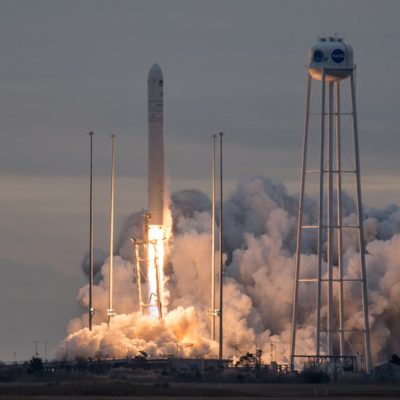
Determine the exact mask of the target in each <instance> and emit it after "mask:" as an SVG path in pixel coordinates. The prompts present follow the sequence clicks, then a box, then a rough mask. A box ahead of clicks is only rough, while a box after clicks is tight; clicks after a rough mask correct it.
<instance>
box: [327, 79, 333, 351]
mask: <svg viewBox="0 0 400 400" xmlns="http://www.w3.org/2000/svg"><path fill="white" fill-rule="evenodd" d="M328 102H329V103H328V223H327V238H328V243H327V267H328V321H327V331H328V332H327V334H328V335H327V336H328V340H327V347H328V349H327V353H328V355H333V245H334V239H333V82H329V83H328Z"/></svg>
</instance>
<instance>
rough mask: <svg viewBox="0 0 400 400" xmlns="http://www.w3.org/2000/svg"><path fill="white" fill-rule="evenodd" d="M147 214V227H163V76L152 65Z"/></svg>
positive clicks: (149, 85) (149, 83)
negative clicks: (148, 215)
mask: <svg viewBox="0 0 400 400" xmlns="http://www.w3.org/2000/svg"><path fill="white" fill-rule="evenodd" d="M147 83H148V89H147V90H148V91H147V96H148V98H147V100H148V109H147V110H148V140H149V142H148V212H149V214H150V221H149V225H163V210H164V185H165V178H164V175H165V174H164V93H163V83H164V82H163V76H162V72H161V68H160V66H159V65H158V64H154V65H153V66H152V67H151V68H150V71H149V76H148V80H147Z"/></svg>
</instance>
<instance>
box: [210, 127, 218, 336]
mask: <svg viewBox="0 0 400 400" xmlns="http://www.w3.org/2000/svg"><path fill="white" fill-rule="evenodd" d="M212 138H213V153H212V196H211V310H210V315H211V340H215V185H216V179H215V173H216V168H215V159H216V157H215V149H216V140H217V135H216V134H215V133H214V134H213V135H212Z"/></svg>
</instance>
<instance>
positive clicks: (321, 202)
mask: <svg viewBox="0 0 400 400" xmlns="http://www.w3.org/2000/svg"><path fill="white" fill-rule="evenodd" d="M325 87H326V72H325V69H323V71H322V90H321V97H322V99H321V103H322V106H321V153H320V165H319V204H318V267H317V268H318V270H317V275H318V283H317V315H316V319H317V321H316V322H317V323H316V325H317V340H316V355H317V357H319V355H320V349H321V283H322V282H321V279H322V234H323V227H322V224H323V216H324V212H323V211H324V210H323V209H324V163H325V160H324V152H325Z"/></svg>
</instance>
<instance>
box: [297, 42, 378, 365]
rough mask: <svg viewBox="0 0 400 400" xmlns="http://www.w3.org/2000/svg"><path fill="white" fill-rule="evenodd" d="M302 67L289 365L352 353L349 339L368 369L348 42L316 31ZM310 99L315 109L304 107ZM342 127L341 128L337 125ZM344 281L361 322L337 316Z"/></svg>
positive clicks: (342, 311)
mask: <svg viewBox="0 0 400 400" xmlns="http://www.w3.org/2000/svg"><path fill="white" fill-rule="evenodd" d="M307 69H308V84H307V100H306V115H305V127H304V142H303V157H302V167H301V188H300V199H299V209H298V222H297V224H298V225H297V242H296V257H295V263H296V264H295V285H294V301H293V315H292V337H291V363H292V365H294V362H295V359H296V357H300V356H314V357H315V359H316V360H317V362H318V361H319V360H322V359H324V360H333V359H334V360H335V362H336V360H339V361H340V359H344V358H345V357H347V356H354V355H355V352H356V351H355V350H354V346H351V345H350V342H352V343H353V344H354V342H357V343H358V345H359V346H360V348H359V350H361V353H362V359H363V361H365V367H366V369H367V370H368V371H370V370H371V367H372V365H371V351H370V339H369V321H368V294H367V277H366V267H365V243H364V232H363V210H362V201H361V184H360V156H359V145H358V126H357V107H356V93H355V65H354V63H353V49H352V48H351V46H350V45H348V44H347V43H345V42H344V41H343V40H342V39H341V38H339V37H337V36H335V37H326V38H325V37H324V38H320V40H319V42H318V43H317V44H316V45H315V46H313V47H312V48H311V50H310V51H309V53H308V66H307ZM341 92H342V94H341ZM312 107H316V109H315V110H312V109H311V108H312ZM313 124H314V126H313ZM313 128H314V131H313ZM346 129H347V130H348V132H345V130H346ZM345 133H346V134H347V136H345ZM313 134H314V136H312V135H313ZM313 146H314V147H313ZM349 180H350V181H351V180H352V182H353V184H352V187H353V189H354V198H355V205H356V211H355V213H353V215H352V218H350V217H349V216H348V215H345V210H344V207H343V197H344V194H343V183H344V181H346V182H348V181H349ZM310 182H311V183H310ZM313 185H314V186H313ZM310 188H314V190H315V192H314V193H315V195H316V198H317V209H316V213H315V217H312V218H310V217H309V214H308V215H307V216H306V214H305V207H306V204H305V195H306V194H309V190H310ZM310 195H311V194H310ZM349 235H350V236H351V235H353V238H354V243H355V246H354V247H355V252H354V254H355V256H354V257H356V258H357V261H356V263H354V262H353V265H352V271H349V265H348V264H349V262H348V257H344V253H343V251H344V247H343V242H344V237H346V238H348V237H349ZM305 240H307V244H308V245H310V242H311V243H312V245H313V246H314V248H315V252H316V253H317V263H316V264H317V265H316V267H315V270H314V271H312V272H310V270H309V269H308V270H307V271H306V268H305V266H304V264H305V263H304V262H302V253H303V254H304V252H305V250H304V248H303V247H302V243H303V242H304V241H305ZM303 257H304V255H303ZM355 270H356V271H355ZM346 285H352V288H351V289H352V290H353V289H354V290H355V291H356V293H359V296H358V297H357V301H358V302H359V312H360V315H362V318H361V320H362V322H361V323H360V324H359V326H356V327H354V326H351V327H348V326H347V325H346V323H345V321H346V319H347V318H349V317H350V316H349V315H346V304H345V302H346V300H345V297H346V296H345V293H346ZM305 293H306V294H307V293H308V295H309V294H310V293H312V294H313V296H314V293H315V316H316V320H315V354H304V350H302V349H299V348H298V347H296V335H297V336H298V335H300V333H299V328H300V327H301V324H302V323H304V322H305V321H302V319H301V310H302V309H304V307H305V297H304V294H305ZM313 298H314V297H313ZM353 300H354V299H353ZM352 306H353V304H352Z"/></svg>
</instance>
